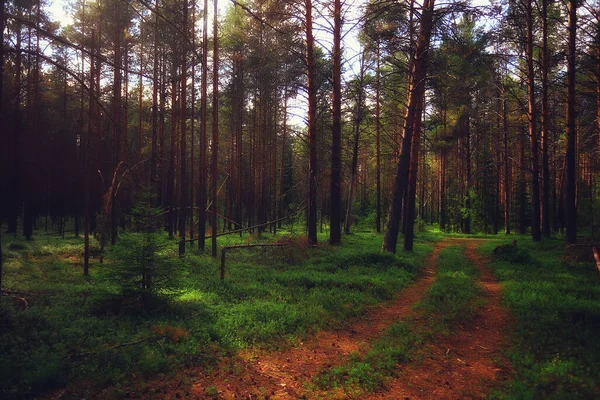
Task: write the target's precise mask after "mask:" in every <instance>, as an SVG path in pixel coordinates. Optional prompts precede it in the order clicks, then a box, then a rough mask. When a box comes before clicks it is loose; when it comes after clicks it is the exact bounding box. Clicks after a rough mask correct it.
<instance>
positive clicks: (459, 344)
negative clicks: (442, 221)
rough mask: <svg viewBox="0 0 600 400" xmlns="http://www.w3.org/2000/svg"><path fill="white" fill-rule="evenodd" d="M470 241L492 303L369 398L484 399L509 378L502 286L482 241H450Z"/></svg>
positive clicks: (461, 241) (429, 347)
mask: <svg viewBox="0 0 600 400" xmlns="http://www.w3.org/2000/svg"><path fill="white" fill-rule="evenodd" d="M449 240H450V241H451V242H453V243H452V244H456V245H461V244H464V245H465V256H466V257H467V259H468V260H469V261H470V262H471V263H472V264H473V266H474V267H475V269H476V270H477V271H478V274H479V282H480V284H481V287H482V289H483V293H484V297H485V300H486V304H485V305H484V306H483V307H481V308H480V310H479V311H478V312H477V314H476V315H475V317H474V319H472V320H469V321H467V322H464V323H462V324H461V325H457V326H455V329H454V330H453V331H452V333H451V334H450V335H449V336H448V337H441V338H437V339H436V341H435V343H432V344H429V345H427V346H425V348H424V349H423V351H422V354H424V355H425V356H426V357H425V358H424V360H423V361H422V362H421V363H416V364H411V365H407V366H406V367H405V368H403V370H402V371H400V373H399V376H398V377H397V378H395V379H394V380H393V381H392V382H391V383H390V385H389V390H388V391H387V392H383V393H378V394H375V395H371V396H368V397H365V398H369V399H481V398H485V397H486V396H487V395H488V394H489V391H490V389H491V388H492V387H494V385H497V384H498V383H499V382H501V381H503V380H506V379H508V376H509V374H510V370H511V369H510V366H509V365H508V362H507V361H506V360H505V359H504V358H503V357H502V354H501V350H502V349H504V348H505V347H506V346H507V340H506V335H505V333H506V329H507V326H508V323H509V316H508V313H507V310H506V309H505V307H504V306H503V305H502V304H501V299H502V289H501V286H500V284H499V283H498V281H497V280H496V278H495V277H494V276H493V274H492V273H491V271H490V270H489V269H488V267H487V265H486V264H487V262H486V260H485V258H484V257H482V256H481V255H480V254H479V253H478V251H477V247H478V245H479V244H480V243H481V241H480V240H476V239H454V240H453V239H449Z"/></svg>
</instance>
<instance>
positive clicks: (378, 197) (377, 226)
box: [375, 39, 381, 233]
mask: <svg viewBox="0 0 600 400" xmlns="http://www.w3.org/2000/svg"><path fill="white" fill-rule="evenodd" d="M375 164H376V166H375V170H376V172H375V173H376V177H375V180H376V191H377V194H376V205H375V230H376V232H377V233H380V232H381V53H380V51H379V39H378V40H377V70H376V71H375Z"/></svg>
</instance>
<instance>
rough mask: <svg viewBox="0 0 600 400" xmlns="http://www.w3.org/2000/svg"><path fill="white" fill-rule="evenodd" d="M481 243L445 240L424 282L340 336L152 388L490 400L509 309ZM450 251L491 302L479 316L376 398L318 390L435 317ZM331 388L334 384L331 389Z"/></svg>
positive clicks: (503, 373)
mask: <svg viewBox="0 0 600 400" xmlns="http://www.w3.org/2000/svg"><path fill="white" fill-rule="evenodd" d="M481 243H482V241H481V240H478V239H458V238H446V239H444V240H443V241H441V242H438V243H436V245H435V247H434V249H433V251H432V252H431V254H430V255H429V256H428V258H427V259H426V261H425V268H424V271H423V272H422V274H421V277H420V278H419V279H418V280H417V281H416V282H415V283H414V284H413V285H411V286H409V287H408V288H406V289H404V290H403V291H402V292H400V293H399V294H398V295H397V296H396V297H395V298H394V299H393V300H392V301H390V302H387V303H384V304H383V305H380V306H377V307H373V308H372V309H371V310H370V311H369V312H367V313H366V314H365V315H363V316H362V317H359V318H356V319H355V320H353V321H352V322H351V323H350V324H349V325H347V326H345V327H344V328H343V329H340V330H333V331H325V330H324V331H320V332H318V333H317V334H316V335H314V336H313V337H310V338H307V339H306V340H304V341H303V342H300V343H298V344H297V345H294V346H292V347H290V348H287V349H283V350H279V351H266V350H253V349H247V350H243V351H241V352H240V353H239V354H238V355H236V356H233V357H231V358H227V359H223V360H222V361H221V362H220V363H219V365H218V366H217V367H216V368H214V369H212V370H210V371H206V370H201V369H197V368H192V369H184V370H181V371H180V372H179V373H178V374H176V375H175V376H174V377H173V378H172V379H169V380H168V381H164V380H156V381H154V382H152V383H151V384H150V386H152V387H153V388H154V389H153V390H152V392H154V393H155V394H156V393H160V396H161V397H162V398H171V399H175V398H207V399H212V398H219V399H220V398H222V399H254V398H264V399H298V398H311V399H312V398H334V399H335V398H340V399H341V398H372V399H434V398H435V399H442V398H446V399H457V398H483V397H486V396H487V395H488V394H489V391H490V389H491V388H493V387H495V386H497V385H498V382H501V381H504V380H506V379H508V377H509V375H510V372H511V368H510V365H509V363H508V362H507V361H506V360H505V359H504V358H503V356H502V351H503V350H505V349H506V348H507V346H508V343H507V341H506V339H505V338H506V330H507V327H508V325H509V317H508V313H507V310H506V309H505V307H504V306H503V305H502V304H501V297H502V293H501V288H500V284H499V283H498V281H497V280H496V279H495V278H494V276H493V274H492V273H491V272H490V270H489V269H488V267H487V261H486V260H485V259H484V258H483V257H482V256H481V255H480V254H479V253H478V252H477V247H478V246H479V245H480V244H481ZM448 246H461V248H464V257H466V259H467V261H468V262H469V263H470V264H471V265H472V266H473V267H474V269H475V271H476V273H477V277H476V281H477V283H476V284H477V286H479V288H480V289H481V295H482V297H483V298H484V299H485V300H484V301H483V302H481V303H480V304H478V306H477V307H476V310H475V312H474V314H473V315H472V316H471V317H470V318H468V319H467V320H464V321H457V322H456V323H453V324H452V329H451V331H443V332H438V333H439V334H437V335H433V336H432V337H428V338H426V339H425V340H423V341H422V342H421V343H419V342H420V340H419V341H418V342H417V344H419V348H418V349H416V352H417V355H415V356H412V357H411V359H413V360H414V362H410V363H405V364H402V365H400V364H396V366H395V367H396V368H395V371H394V373H393V376H394V377H393V378H391V379H386V382H385V385H383V386H381V387H379V390H376V391H375V392H374V393H366V392H364V391H362V390H358V391H356V390H353V388H352V386H351V385H333V387H332V385H328V386H329V387H325V388H324V387H323V385H315V384H314V383H313V382H314V380H315V379H317V380H318V376H319V374H322V373H323V371H328V370H332V369H334V368H335V367H336V366H340V365H342V364H344V363H346V362H348V360H349V359H352V358H356V357H357V356H360V355H364V354H366V353H367V352H368V351H369V350H370V349H371V348H372V347H373V342H374V341H376V340H377V339H378V338H379V337H381V336H382V335H384V334H385V331H386V330H388V329H389V328H390V327H392V326H393V325H394V324H396V323H398V322H399V321H403V320H411V321H412V324H414V325H416V326H417V327H418V326H419V325H423V323H422V322H420V320H421V319H423V318H428V316H427V315H423V314H422V313H420V312H419V311H418V308H417V309H416V308H415V305H417V304H419V302H421V301H422V300H423V298H424V297H426V296H427V295H428V291H429V290H430V288H431V286H432V284H433V283H434V282H435V280H436V264H437V262H438V257H439V255H440V253H441V252H442V250H443V249H445V248H446V247H448ZM326 386H327V385H326Z"/></svg>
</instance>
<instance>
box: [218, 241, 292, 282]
mask: <svg viewBox="0 0 600 400" xmlns="http://www.w3.org/2000/svg"><path fill="white" fill-rule="evenodd" d="M284 246H290V244H289V243H264V244H238V245H233V246H224V247H221V280H224V279H225V251H227V250H232V249H248V248H251V247H284Z"/></svg>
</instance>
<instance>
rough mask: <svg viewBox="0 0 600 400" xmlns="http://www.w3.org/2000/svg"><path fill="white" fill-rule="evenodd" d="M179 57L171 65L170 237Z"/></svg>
mask: <svg viewBox="0 0 600 400" xmlns="http://www.w3.org/2000/svg"><path fill="white" fill-rule="evenodd" d="M178 64H179V62H178V60H177V57H175V59H174V60H173V65H172V66H171V130H170V140H169V169H168V171H167V206H168V207H169V213H168V216H167V218H168V221H167V229H168V232H169V239H173V235H174V233H175V218H176V217H175V216H176V208H175V162H176V160H175V142H176V141H177V79H175V77H176V76H177V65H178Z"/></svg>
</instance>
